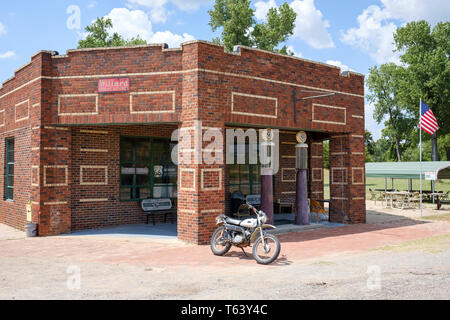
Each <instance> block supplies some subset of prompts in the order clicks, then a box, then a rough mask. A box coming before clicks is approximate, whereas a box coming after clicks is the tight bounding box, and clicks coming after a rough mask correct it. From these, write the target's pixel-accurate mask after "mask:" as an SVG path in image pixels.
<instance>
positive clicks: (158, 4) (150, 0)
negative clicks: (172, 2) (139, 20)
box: [128, 0, 169, 23]
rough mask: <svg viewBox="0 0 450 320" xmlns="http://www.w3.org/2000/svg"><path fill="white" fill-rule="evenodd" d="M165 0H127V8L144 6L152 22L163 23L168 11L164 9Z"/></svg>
mask: <svg viewBox="0 0 450 320" xmlns="http://www.w3.org/2000/svg"><path fill="white" fill-rule="evenodd" d="M166 4H167V0H128V7H129V8H138V7H144V8H146V9H147V10H148V12H149V14H150V20H151V21H152V22H153V23H165V22H166V20H167V18H168V16H169V12H168V11H167V10H166V8H165V5H166Z"/></svg>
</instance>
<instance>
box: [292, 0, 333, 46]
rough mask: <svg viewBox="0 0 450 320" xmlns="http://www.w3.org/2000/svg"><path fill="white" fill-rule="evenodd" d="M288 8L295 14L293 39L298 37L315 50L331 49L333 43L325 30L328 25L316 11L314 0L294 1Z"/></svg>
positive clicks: (319, 12)
mask: <svg viewBox="0 0 450 320" xmlns="http://www.w3.org/2000/svg"><path fill="white" fill-rule="evenodd" d="M290 6H291V7H292V9H294V11H295V12H296V13H297V20H296V21H295V28H294V37H298V38H300V39H302V40H303V41H305V42H306V43H307V44H309V45H310V46H311V47H313V48H315V49H325V48H333V47H334V42H333V40H332V38H331V35H330V34H329V33H328V31H327V29H328V28H329V27H330V24H329V22H328V21H327V20H324V19H323V15H322V12H321V11H320V10H317V8H316V6H315V4H314V0H295V1H293V2H292V3H291V4H290Z"/></svg>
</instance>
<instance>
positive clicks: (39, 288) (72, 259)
mask: <svg viewBox="0 0 450 320" xmlns="http://www.w3.org/2000/svg"><path fill="white" fill-rule="evenodd" d="M375 215H376V216H373V217H371V219H372V220H371V221H372V223H373V224H372V225H370V224H368V227H370V226H372V227H371V229H368V230H369V231H367V232H364V233H362V232H359V233H346V234H345V235H342V236H340V237H337V238H335V237H330V238H327V239H322V238H320V239H316V238H315V235H317V234H318V232H319V231H316V230H310V231H308V232H306V231H305V233H304V234H305V235H306V234H309V235H310V236H309V238H308V239H309V240H307V241H306V240H303V241H302V242H301V243H298V244H297V243H295V242H292V241H291V242H289V241H288V240H289V239H290V238H289V237H284V238H283V237H281V239H282V248H284V251H282V253H283V255H282V256H280V259H279V260H278V262H277V263H276V264H273V265H269V266H261V265H258V264H256V263H255V262H254V261H253V260H252V258H251V257H249V258H247V257H245V256H244V255H243V254H242V253H241V252H240V250H233V251H232V252H231V253H230V254H228V255H227V256H226V257H213V256H211V254H210V252H209V248H207V247H197V246H191V245H187V244H184V243H181V242H178V241H176V240H158V239H156V240H155V239H152V240H148V241H147V240H142V239H131V240H123V239H120V240H117V239H101V240H99V239H95V238H77V239H73V238H72V237H52V238H34V239H26V238H24V235H23V233H20V232H17V231H15V230H13V229H11V228H8V227H6V226H3V225H0V299H187V300H196V299H221V300H223V299H225V300H228V299H232V300H234V299H236V300H237V299H239V300H241V299H269V300H272V299H444V300H448V299H449V298H450V232H448V230H450V223H448V222H440V221H437V222H430V223H428V224H416V225H411V223H408V224H405V226H403V227H401V228H400V227H397V226H396V227H389V228H387V227H384V228H383V229H381V228H380V229H379V230H378V229H376V228H374V227H373V226H378V225H379V224H380V223H384V224H389V223H391V222H392V221H394V222H395V221H396V223H397V224H398V219H395V217H392V215H389V217H390V220H389V219H384V220H383V219H381V218H382V215H381V214H375ZM408 220H409V218H408ZM345 228H353V226H349V227H345ZM355 228H356V227H355ZM330 230H331V229H330ZM343 230H353V229H343ZM420 230H427V232H428V233H427V234H428V235H429V234H432V233H431V232H430V230H437V231H439V233H436V234H439V235H436V236H426V237H424V238H418V239H415V238H411V233H415V232H416V231H420ZM323 232H324V231H322V233H323ZM404 234H406V235H408V236H409V237H410V238H409V239H408V240H405V241H402V237H403V235H404ZM372 235H373V237H375V236H376V237H378V238H376V239H378V241H379V242H378V243H383V245H378V244H377V245H375V246H374V247H372V248H369V249H367V248H368V247H364V248H365V249H364V250H362V249H361V250H355V251H351V250H349V249H348V248H351V246H352V244H355V245H356V244H358V243H359V242H360V241H365V242H369V243H370V241H371V238H370V236H372ZM286 236H288V235H286ZM381 236H383V237H384V238H383V239H389V241H381V240H379V239H380V237H381ZM342 239H345V243H346V246H343V247H342V248H343V249H342V250H336V252H332V251H331V252H330V251H327V252H324V253H323V254H320V255H316V256H314V255H313V256H308V257H306V258H303V257H302V255H301V254H299V253H298V252H294V251H295V250H297V249H295V248H304V247H300V246H301V245H302V246H307V245H308V244H309V243H311V246H316V247H317V248H320V245H323V242H325V241H328V243H325V246H332V245H333V244H334V243H335V242H336V241H338V240H339V241H343V240H342ZM361 239H362V240H361ZM374 239H375V238H374ZM393 239H396V241H393ZM411 239H412V240H411ZM131 248H133V249H134V250H135V251H132V250H131ZM345 248H347V249H345ZM344 249H345V250H344ZM127 250H129V257H125V258H124V257H122V256H121V255H120V254H119V252H123V251H127ZM145 250H148V252H149V256H150V258H148V259H145V252H146V251H145ZM298 250H300V249H298ZM85 251H90V254H91V255H89V252H85ZM102 252H103V253H102ZM127 252H128V251H127ZM161 252H164V254H165V255H162V253H161ZM247 252H250V250H247ZM151 254H159V255H160V256H161V259H163V260H164V259H167V257H168V256H171V255H174V256H172V257H171V259H172V260H170V259H169V260H164V261H172V262H170V263H165V264H161V263H156V261H154V260H153V258H151V257H152V256H151ZM143 256H144V257H143ZM197 257H198V259H199V261H205V263H204V264H203V263H193V262H195V261H196V259H197ZM189 258H191V260H189ZM202 259H203V260H202Z"/></svg>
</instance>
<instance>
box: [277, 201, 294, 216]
mask: <svg viewBox="0 0 450 320" xmlns="http://www.w3.org/2000/svg"><path fill="white" fill-rule="evenodd" d="M294 206H295V201H286V200H281V199H277V201H276V202H275V212H276V213H283V212H282V210H283V208H288V209H290V211H291V213H294Z"/></svg>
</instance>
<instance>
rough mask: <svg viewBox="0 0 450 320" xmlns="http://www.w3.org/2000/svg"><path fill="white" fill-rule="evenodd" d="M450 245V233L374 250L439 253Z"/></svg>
mask: <svg viewBox="0 0 450 320" xmlns="http://www.w3.org/2000/svg"><path fill="white" fill-rule="evenodd" d="M449 247H450V234H443V235H440V236H434V237H428V238H424V239H418V240H413V241H407V242H403V243H400V244H396V245H391V246H384V247H379V248H375V249H373V251H409V250H422V251H426V252H430V253H438V252H442V251H443V250H446V249H448V248H449Z"/></svg>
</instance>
